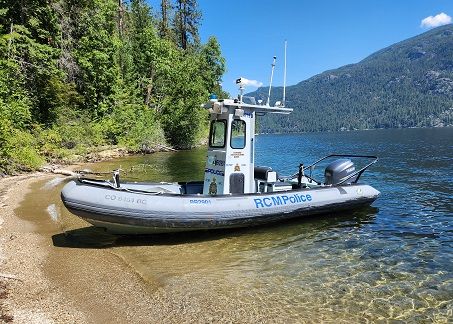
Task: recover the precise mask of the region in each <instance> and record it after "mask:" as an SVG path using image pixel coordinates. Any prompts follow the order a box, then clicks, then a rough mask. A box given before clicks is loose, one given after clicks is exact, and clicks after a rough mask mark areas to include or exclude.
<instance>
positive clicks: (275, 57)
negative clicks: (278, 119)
mask: <svg viewBox="0 0 453 324" xmlns="http://www.w3.org/2000/svg"><path fill="white" fill-rule="evenodd" d="M276 59H277V56H274V59H273V61H272V72H271V81H270V82H269V94H268V95H267V102H266V106H269V101H270V100H271V88H272V78H273V77H274V68H275V60H276Z"/></svg>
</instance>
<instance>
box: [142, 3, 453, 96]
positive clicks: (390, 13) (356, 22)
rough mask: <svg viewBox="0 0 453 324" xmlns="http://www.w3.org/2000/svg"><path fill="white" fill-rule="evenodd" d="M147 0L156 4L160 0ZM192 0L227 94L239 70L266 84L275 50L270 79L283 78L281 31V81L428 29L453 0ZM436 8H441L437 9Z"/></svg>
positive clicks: (353, 59) (452, 11) (448, 12)
mask: <svg viewBox="0 0 453 324" xmlns="http://www.w3.org/2000/svg"><path fill="white" fill-rule="evenodd" d="M149 3H150V4H151V5H152V6H153V9H154V10H158V9H159V7H158V4H159V3H160V1H157V0H149ZM198 5H199V9H200V10H201V11H202V14H203V19H202V25H201V27H200V35H201V39H202V41H203V42H206V40H207V39H208V37H209V36H211V35H213V36H216V37H217V39H218V41H219V43H220V46H221V48H222V53H223V56H224V57H225V59H226V64H227V72H226V73H225V75H224V77H223V87H224V89H225V90H227V91H228V92H230V94H231V95H232V96H236V94H237V86H236V85H235V83H234V82H235V80H236V79H237V78H239V77H245V78H247V79H250V80H257V81H259V82H262V83H263V85H264V86H267V85H268V84H269V78H270V72H271V63H272V57H273V56H274V55H275V56H277V64H276V68H275V74H274V82H273V85H275V86H279V85H283V65H284V60H283V57H284V55H283V53H284V41H285V39H286V40H287V42H288V50H287V85H293V84H296V83H298V82H300V81H302V80H305V79H307V78H309V77H311V76H313V75H316V74H318V73H321V72H323V71H325V70H329V69H334V68H337V67H340V66H343V65H346V64H351V63H357V62H359V61H360V60H362V59H364V58H365V57H367V56H368V55H370V54H372V53H373V52H375V51H377V50H380V49H382V48H384V47H387V46H389V45H391V44H393V43H396V42H399V41H402V40H405V39H407V38H409V37H412V36H416V35H418V34H421V33H423V32H425V31H427V30H428V29H429V28H431V27H430V26H431V25H432V24H435V23H436V22H437V20H439V23H441V24H442V23H443V24H445V23H446V22H448V21H449V17H453V0H317V1H308V0H280V1H275V0H274V1H270V0H224V1H221V0H198ZM441 13H444V14H445V16H438V17H435V16H436V15H438V14H441ZM430 16H432V18H431V19H429V18H428V19H427V20H425V23H424V26H422V20H423V19H425V18H427V17H430ZM254 90H256V87H253V86H249V87H247V88H246V92H247V91H254Z"/></svg>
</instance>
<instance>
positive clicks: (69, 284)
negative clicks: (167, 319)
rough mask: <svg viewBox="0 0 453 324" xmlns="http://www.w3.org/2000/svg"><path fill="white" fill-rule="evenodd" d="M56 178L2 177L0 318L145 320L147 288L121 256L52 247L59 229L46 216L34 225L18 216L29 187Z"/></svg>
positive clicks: (32, 320) (29, 320)
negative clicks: (54, 236)
mask: <svg viewBox="0 0 453 324" xmlns="http://www.w3.org/2000/svg"><path fill="white" fill-rule="evenodd" d="M55 177H57V175H56V174H49V173H42V172H35V173H31V174H25V175H19V176H10V177H4V178H1V179H0V237H1V241H0V262H1V270H0V285H1V286H0V294H1V295H0V296H1V297H0V310H1V312H0V321H1V322H13V323H16V322H17V323H69V322H71V323H75V322H78V323H97V322H114V323H115V322H116V323H120V322H125V321H134V322H137V321H139V322H140V321H146V318H148V317H149V315H151V314H150V313H149V308H148V307H149V306H148V307H143V306H145V305H144V303H145V302H146V299H148V298H143V297H144V296H146V295H148V292H147V290H149V287H147V286H146V284H145V282H143V280H142V278H141V277H140V276H139V275H138V274H137V273H136V272H135V271H134V270H133V269H131V268H130V267H129V266H128V265H127V264H126V263H125V262H124V260H122V259H121V258H120V257H118V256H117V255H115V254H114V252H112V251H109V250H108V249H100V248H91V249H90V248H84V249H81V248H64V247H58V246H55V245H54V244H53V242H52V239H53V235H55V233H57V234H58V232H59V230H58V229H57V230H55V228H50V229H48V228H49V227H52V226H53V227H55V224H53V225H52V221H51V219H50V218H49V219H47V220H46V219H43V220H41V219H39V224H35V222H33V221H30V220H28V219H23V218H21V217H20V216H19V215H18V213H17V209H18V208H20V207H21V205H22V204H23V202H24V200H25V199H26V198H27V195H28V194H30V193H31V192H32V189H31V188H32V186H36V185H37V184H39V183H40V182H44V181H47V182H48V181H51V180H52V179H53V178H55ZM47 234H48V235H47ZM60 234H61V233H60ZM3 287H4V288H5V289H2V288H3ZM125 295H127V299H125V298H124V296H125ZM147 297H149V296H147ZM148 301H149V300H148ZM140 307H142V308H141V309H140ZM144 310H147V311H144Z"/></svg>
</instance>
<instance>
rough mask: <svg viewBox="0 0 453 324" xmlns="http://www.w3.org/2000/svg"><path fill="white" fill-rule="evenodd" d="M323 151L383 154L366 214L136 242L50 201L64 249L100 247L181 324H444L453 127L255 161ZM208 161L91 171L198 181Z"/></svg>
mask: <svg viewBox="0 0 453 324" xmlns="http://www.w3.org/2000/svg"><path fill="white" fill-rule="evenodd" d="M329 153H352V154H367V155H377V156H379V158H380V160H379V162H378V163H377V164H375V165H373V166H372V167H371V168H370V169H369V170H368V171H367V172H365V174H364V175H363V176H362V178H361V181H362V182H367V183H369V184H371V185H372V186H374V187H375V188H376V189H378V190H379V191H381V196H380V197H379V199H378V200H377V201H376V202H375V203H374V204H373V206H372V207H370V208H368V209H365V210H361V211H359V212H353V213H347V212H346V213H341V214H332V215H325V216H323V217H316V218H309V219H299V220H296V221H291V222H286V223H281V224H277V225H272V226H266V227H257V228H250V229H241V230H233V231H221V232H213V233H211V232H202V233H185V234H172V235H159V236H151V237H138V238H137V237H113V236H109V235H106V234H100V233H97V232H96V231H91V230H86V231H85V232H84V230H83V229H82V230H79V228H80V223H75V222H74V219H75V216H72V215H71V214H69V213H68V212H66V211H64V207H62V206H61V203H60V202H59V201H58V197H56V198H55V204H56V206H57V209H58V210H61V213H62V215H60V217H61V219H60V220H59V222H60V223H61V229H62V231H67V232H68V233H72V234H73V235H69V236H68V237H71V240H72V242H71V244H76V245H78V244H79V245H80V247H93V246H96V245H97V244H99V246H107V247H108V248H109V249H110V250H111V251H112V252H113V253H115V254H116V255H118V256H120V257H121V258H122V259H123V260H124V261H125V262H126V263H128V264H129V265H130V266H131V267H132V268H133V269H134V270H135V271H137V272H138V273H139V274H140V275H141V276H142V278H143V279H144V280H145V281H146V282H147V283H148V284H149V285H150V287H152V289H151V290H152V291H153V292H151V293H155V294H160V295H161V296H162V294H171V295H172V300H176V301H178V303H179V305H178V306H177V307H183V308H184V312H186V314H187V316H188V317H187V318H190V316H189V315H190V314H191V312H201V313H204V314H206V319H208V321H216V320H225V319H226V320H228V319H229V320H231V321H233V322H237V321H241V320H242V321H250V320H252V321H253V320H255V321H264V320H268V321H270V322H295V321H296V322H302V321H313V322H320V321H325V322H348V323H350V322H356V323H357V322H366V321H373V322H375V321H379V320H384V319H391V320H395V322H397V321H398V320H399V321H401V322H451V321H452V320H453V262H452V259H453V225H452V224H453V223H452V221H453V129H452V128H443V129H404V130H373V131H357V132H342V133H319V134H300V135H259V136H258V137H257V139H256V163H257V165H268V166H273V167H274V169H276V170H277V171H278V172H279V173H280V174H288V175H289V174H291V173H294V172H296V171H297V166H298V164H299V163H300V162H304V163H309V162H313V161H315V160H316V159H317V158H320V157H322V156H324V155H327V154H329ZM205 154H206V149H197V150H193V151H187V152H176V153H157V154H153V155H146V156H136V157H128V158H123V159H118V160H115V161H111V162H103V163H98V164H94V165H91V166H89V167H91V168H92V169H93V170H95V171H109V170H112V169H114V168H117V167H119V166H121V167H122V168H123V169H125V170H128V171H129V172H127V174H126V175H125V177H127V178H130V179H140V180H152V181H156V180H158V181H178V180H179V181H181V180H197V179H202V177H203V169H204V161H205ZM321 171H322V170H321ZM59 188H61V185H60V186H58V189H59ZM48 212H49V211H48ZM50 214H52V213H50ZM75 224H76V225H75ZM87 226H88V225H87ZM82 227H83V226H82ZM125 298H127V296H125ZM162 298H163V297H162Z"/></svg>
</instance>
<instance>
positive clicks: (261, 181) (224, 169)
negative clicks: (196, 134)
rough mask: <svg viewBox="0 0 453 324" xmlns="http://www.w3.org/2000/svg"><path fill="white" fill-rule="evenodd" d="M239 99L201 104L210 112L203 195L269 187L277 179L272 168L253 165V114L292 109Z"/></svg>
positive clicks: (288, 111) (251, 99)
mask: <svg viewBox="0 0 453 324" xmlns="http://www.w3.org/2000/svg"><path fill="white" fill-rule="evenodd" d="M244 98H245V97H244ZM242 99H243V97H242V96H240V99H225V100H217V99H211V100H210V102H209V103H208V104H206V105H205V106H204V107H205V108H206V109H208V110H209V112H210V113H211V119H210V131H209V142H208V154H207V160H206V167H205V172H204V183H203V194H204V195H222V194H244V193H255V192H257V191H261V192H262V191H268V188H270V190H269V191H272V189H273V188H274V187H275V185H274V184H275V183H277V181H278V179H277V174H276V172H274V171H272V169H270V168H255V147H254V142H255V118H256V115H257V114H258V115H263V114H266V113H278V114H289V113H291V112H292V109H290V108H284V107H279V106H276V107H270V106H268V105H257V104H255V102H254V98H250V103H244V102H243V100H242Z"/></svg>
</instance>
